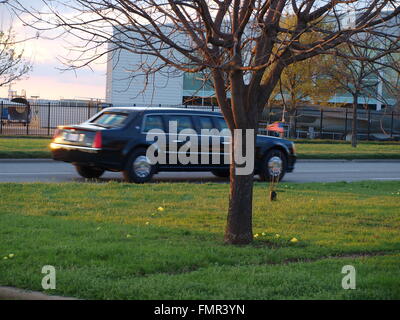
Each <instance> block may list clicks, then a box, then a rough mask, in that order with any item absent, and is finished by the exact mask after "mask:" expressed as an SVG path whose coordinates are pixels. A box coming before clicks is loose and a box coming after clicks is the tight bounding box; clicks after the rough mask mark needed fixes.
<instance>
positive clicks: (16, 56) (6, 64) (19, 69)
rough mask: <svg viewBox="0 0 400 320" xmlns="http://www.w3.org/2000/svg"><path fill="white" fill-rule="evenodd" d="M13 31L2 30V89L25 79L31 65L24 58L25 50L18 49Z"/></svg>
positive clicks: (0, 80) (0, 62)
mask: <svg viewBox="0 0 400 320" xmlns="http://www.w3.org/2000/svg"><path fill="white" fill-rule="evenodd" d="M15 47H16V41H15V36H14V33H13V31H12V29H11V28H10V29H8V30H5V31H1V30H0V87H2V86H4V85H7V84H10V83H12V82H13V81H16V80H19V79H21V78H23V77H24V76H25V75H26V74H27V73H28V72H29V71H30V70H31V65H30V64H29V63H28V62H26V61H25V60H24V58H23V53H24V51H23V50H20V51H18V50H17V49H16V48H15Z"/></svg>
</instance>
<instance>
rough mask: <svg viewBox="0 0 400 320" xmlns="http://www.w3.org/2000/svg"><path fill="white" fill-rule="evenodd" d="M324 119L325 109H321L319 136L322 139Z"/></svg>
mask: <svg viewBox="0 0 400 320" xmlns="http://www.w3.org/2000/svg"><path fill="white" fill-rule="evenodd" d="M323 119H324V110H322V109H321V116H320V121H319V138H320V139H322V124H323Z"/></svg>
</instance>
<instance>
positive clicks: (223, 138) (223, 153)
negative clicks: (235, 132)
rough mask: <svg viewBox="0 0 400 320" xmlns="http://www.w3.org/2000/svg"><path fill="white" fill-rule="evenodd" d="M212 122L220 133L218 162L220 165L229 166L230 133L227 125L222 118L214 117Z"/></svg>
mask: <svg viewBox="0 0 400 320" xmlns="http://www.w3.org/2000/svg"><path fill="white" fill-rule="evenodd" d="M214 121H215V122H216V126H217V128H218V130H219V131H220V138H219V142H220V161H221V164H222V165H223V166H224V167H225V166H229V164H230V148H231V141H232V137H231V133H230V131H229V128H228V125H227V123H226V121H225V119H224V118H223V117H215V118H214Z"/></svg>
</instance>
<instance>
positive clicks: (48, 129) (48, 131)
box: [47, 102, 50, 136]
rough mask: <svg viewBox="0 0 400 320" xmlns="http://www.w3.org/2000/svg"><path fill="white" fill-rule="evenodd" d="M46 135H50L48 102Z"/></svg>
mask: <svg viewBox="0 0 400 320" xmlns="http://www.w3.org/2000/svg"><path fill="white" fill-rule="evenodd" d="M47 135H48V136H49V135H50V102H49V103H48V109H47Z"/></svg>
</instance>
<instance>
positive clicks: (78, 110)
mask: <svg viewBox="0 0 400 320" xmlns="http://www.w3.org/2000/svg"><path fill="white" fill-rule="evenodd" d="M101 108H102V105H101V104H94V103H64V102H44V103H30V105H29V106H27V105H24V104H19V103H12V102H4V101H3V102H0V115H1V117H0V118H1V121H0V135H12V136H14V135H32V136H51V135H52V134H53V133H54V130H55V129H56V128H57V126H59V125H68V124H77V123H81V122H84V121H85V120H87V119H89V118H90V117H92V116H93V115H95V114H96V113H97V112H98V111H100V110H101Z"/></svg>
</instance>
